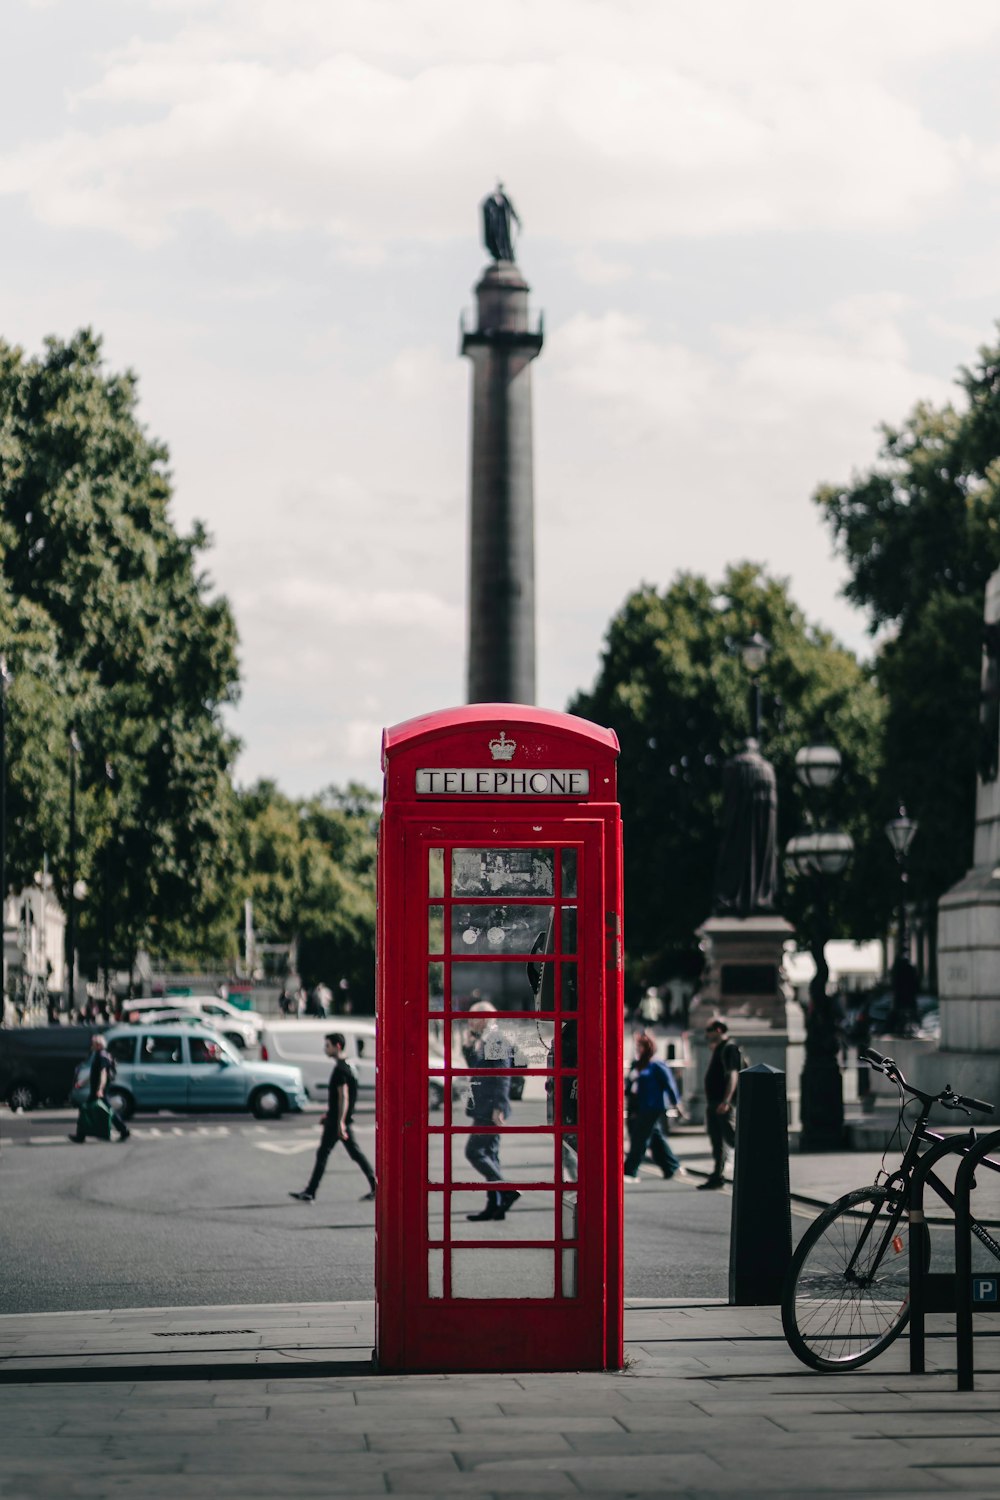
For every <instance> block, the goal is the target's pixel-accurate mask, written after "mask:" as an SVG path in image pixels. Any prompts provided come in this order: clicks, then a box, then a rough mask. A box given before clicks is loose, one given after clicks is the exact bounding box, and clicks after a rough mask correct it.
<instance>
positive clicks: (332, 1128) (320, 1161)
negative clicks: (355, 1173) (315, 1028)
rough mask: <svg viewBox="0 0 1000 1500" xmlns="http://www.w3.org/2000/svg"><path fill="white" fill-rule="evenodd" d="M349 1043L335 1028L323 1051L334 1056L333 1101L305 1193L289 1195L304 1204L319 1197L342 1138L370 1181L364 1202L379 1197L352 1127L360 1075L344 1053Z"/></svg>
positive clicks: (323, 1120)
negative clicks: (320, 1189)
mask: <svg viewBox="0 0 1000 1500" xmlns="http://www.w3.org/2000/svg"><path fill="white" fill-rule="evenodd" d="M346 1046H347V1042H346V1039H345V1037H344V1034H343V1032H342V1031H331V1032H330V1034H329V1036H327V1037H326V1039H325V1041H324V1043H323V1050H324V1051H325V1052H326V1055H327V1057H330V1058H333V1062H334V1066H333V1072H332V1073H331V1074H330V1093H329V1102H328V1104H327V1110H326V1114H325V1115H323V1117H322V1120H321V1122H320V1123H321V1124H322V1126H323V1134H322V1136H321V1137H320V1142H319V1146H318V1147H317V1148H316V1160H315V1162H314V1163H313V1169H312V1176H311V1177H310V1178H309V1181H308V1182H307V1183H306V1185H305V1187H304V1188H303V1190H302V1192H301V1193H289V1195H288V1196H289V1197H290V1198H298V1199H299V1200H300V1202H302V1203H311V1202H312V1201H313V1199H314V1198H315V1197H316V1189H317V1188H318V1187H319V1185H320V1181H321V1179H322V1177H323V1173H324V1172H325V1171H326V1164H327V1161H328V1160H329V1156H330V1152H331V1151H332V1150H333V1148H334V1146H336V1144H337V1142H338V1141H343V1143H344V1150H345V1151H346V1152H347V1154H348V1156H349V1157H350V1158H351V1160H352V1161H356V1162H357V1164H358V1166H359V1167H360V1168H361V1170H362V1172H363V1173H364V1174H365V1177H366V1178H367V1180H368V1191H367V1193H362V1195H361V1201H362V1203H369V1202H371V1200H372V1199H373V1198H374V1197H375V1173H374V1172H373V1171H372V1167H371V1163H370V1162H369V1160H368V1158H367V1156H366V1155H365V1153H364V1152H363V1151H362V1149H361V1147H360V1146H359V1145H358V1143H357V1141H356V1140H355V1138H354V1131H353V1130H352V1129H351V1122H352V1120H353V1119H354V1106H355V1104H356V1103H357V1098H358V1075H357V1073H355V1071H354V1069H353V1067H352V1066H351V1064H350V1063H349V1062H348V1061H347V1058H346V1057H345V1056H344V1048H345V1047H346Z"/></svg>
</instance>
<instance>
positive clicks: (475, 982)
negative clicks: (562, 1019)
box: [451, 959, 552, 1011]
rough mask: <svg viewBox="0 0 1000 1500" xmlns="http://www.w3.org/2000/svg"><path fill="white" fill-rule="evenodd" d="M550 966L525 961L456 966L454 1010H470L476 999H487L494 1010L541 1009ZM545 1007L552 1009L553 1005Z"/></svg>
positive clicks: (453, 988)
mask: <svg viewBox="0 0 1000 1500" xmlns="http://www.w3.org/2000/svg"><path fill="white" fill-rule="evenodd" d="M548 967H549V965H547V964H538V963H530V962H526V961H525V960H523V959H521V960H519V961H518V962H515V963H503V962H501V963H495V964H488V963H475V962H472V963H453V964H452V966H451V1008H452V1010H469V1009H470V1008H471V1007H472V1006H473V1005H474V1004H475V1003H476V1001H477V1000H488V1001H489V1003H490V1004H491V1005H492V1006H493V1008H494V1010H532V1011H534V1010H541V1009H542V1008H543V1006H542V1005H541V1004H540V1003H539V994H538V991H539V988H540V983H541V971H542V969H543V968H548ZM545 1008H547V1009H549V1010H551V1008H552V1006H551V1002H549V1004H548V1006H547V1007H545Z"/></svg>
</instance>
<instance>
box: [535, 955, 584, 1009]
mask: <svg viewBox="0 0 1000 1500" xmlns="http://www.w3.org/2000/svg"><path fill="white" fill-rule="evenodd" d="M560 979H561V982H562V993H561V998H562V1008H563V1010H576V964H563V965H562V966H561V968H560ZM543 1009H544V1007H543Z"/></svg>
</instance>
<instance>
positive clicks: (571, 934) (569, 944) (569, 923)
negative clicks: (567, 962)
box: [562, 906, 576, 953]
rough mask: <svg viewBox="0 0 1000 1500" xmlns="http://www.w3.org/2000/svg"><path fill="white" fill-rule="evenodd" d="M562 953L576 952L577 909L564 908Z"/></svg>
mask: <svg viewBox="0 0 1000 1500" xmlns="http://www.w3.org/2000/svg"><path fill="white" fill-rule="evenodd" d="M562 951H563V952H564V953H575V952H576V907H575V906H564V907H563V910H562Z"/></svg>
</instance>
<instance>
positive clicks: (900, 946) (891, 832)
mask: <svg viewBox="0 0 1000 1500" xmlns="http://www.w3.org/2000/svg"><path fill="white" fill-rule="evenodd" d="M917 827H918V825H917V822H916V819H915V818H909V817H907V815H906V808H905V807H904V806H903V804H902V803H900V805H899V812H898V813H897V814H896V816H895V817H894V818H893V819H892V820H891V822H889V823H887V824H886V825H885V832H886V837H887V838H888V840H889V842H890V844H891V845H892V852H893V854H895V856H896V863H897V865H898V866H899V938H898V940H897V945H896V958H895V962H894V963H893V966H892V1016H891V1019H890V1023H889V1029H890V1031H892V1032H893V1034H894V1035H896V1036H906V1034H907V1033H908V1032H909V1031H912V1030H914V1029H915V1027H916V1022H917V971H916V969H915V968H914V967H913V964H912V963H911V962H910V954H909V951H908V950H909V936H908V933H907V930H906V895H907V885H908V883H909V872H908V871H907V868H906V859H907V855H908V854H909V852H910V845H911V844H912V843H913V840H914V837H915V836H916V832H917Z"/></svg>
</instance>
